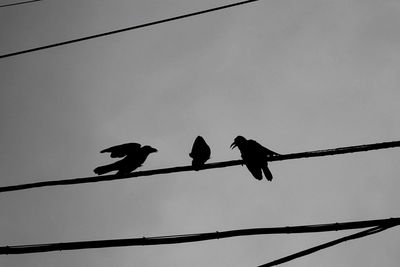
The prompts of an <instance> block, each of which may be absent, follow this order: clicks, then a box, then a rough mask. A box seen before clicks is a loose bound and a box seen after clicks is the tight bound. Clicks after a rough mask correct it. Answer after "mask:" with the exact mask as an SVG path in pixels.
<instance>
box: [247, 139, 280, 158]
mask: <svg viewBox="0 0 400 267" xmlns="http://www.w3.org/2000/svg"><path fill="white" fill-rule="evenodd" d="M247 145H248V149H249V150H250V151H252V153H254V154H255V155H257V156H258V157H266V156H267V157H268V156H272V155H279V154H278V153H276V152H274V151H272V150H269V149H268V148H266V147H264V146H262V145H260V144H259V143H258V142H257V141H254V140H248V141H247Z"/></svg>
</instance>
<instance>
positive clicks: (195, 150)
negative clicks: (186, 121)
mask: <svg viewBox="0 0 400 267" xmlns="http://www.w3.org/2000/svg"><path fill="white" fill-rule="evenodd" d="M210 155H211V149H210V147H209V146H208V145H207V143H206V141H205V140H204V138H203V137H201V136H197V137H196V139H195V140H194V143H193V146H192V151H191V152H190V154H189V156H190V157H191V158H192V159H193V160H192V166H193V167H194V169H195V170H199V169H200V167H202V166H203V165H204V163H205V162H206V161H207V160H208V159H210Z"/></svg>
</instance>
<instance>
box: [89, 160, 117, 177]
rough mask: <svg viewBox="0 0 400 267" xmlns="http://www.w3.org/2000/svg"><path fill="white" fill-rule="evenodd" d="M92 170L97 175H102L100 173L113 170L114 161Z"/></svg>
mask: <svg viewBox="0 0 400 267" xmlns="http://www.w3.org/2000/svg"><path fill="white" fill-rule="evenodd" d="M93 171H94V173H96V174H97V175H102V174H105V173H108V172H112V171H115V165H114V163H112V164H108V165H104V166H100V167H97V168H96V169H94V170H93Z"/></svg>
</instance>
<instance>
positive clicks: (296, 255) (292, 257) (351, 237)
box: [258, 225, 396, 267]
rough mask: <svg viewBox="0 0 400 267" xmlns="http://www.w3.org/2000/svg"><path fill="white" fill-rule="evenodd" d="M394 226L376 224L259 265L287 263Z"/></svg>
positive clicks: (267, 265) (266, 266)
mask: <svg viewBox="0 0 400 267" xmlns="http://www.w3.org/2000/svg"><path fill="white" fill-rule="evenodd" d="M394 226H396V225H388V226H380V225H379V226H376V227H373V228H370V229H367V230H364V231H361V232H358V233H355V234H352V235H348V236H345V237H342V238H339V239H336V240H333V241H330V242H327V243H324V244H321V245H318V246H315V247H312V248H309V249H306V250H302V251H300V252H297V253H294V254H292V255H289V256H286V257H283V258H280V259H278V260H274V261H271V262H269V263H266V264H263V265H259V266H258V267H271V266H276V265H279V264H282V263H286V262H288V261H292V260H295V259H297V258H300V257H304V256H306V255H309V254H312V253H315V252H317V251H319V250H322V249H326V248H329V247H332V246H335V245H338V244H340V243H343V242H346V241H349V240H354V239H358V238H361V237H365V236H368V235H372V234H376V233H379V232H382V231H385V230H387V229H389V228H391V227H394Z"/></svg>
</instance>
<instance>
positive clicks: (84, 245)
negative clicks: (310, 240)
mask: <svg viewBox="0 0 400 267" xmlns="http://www.w3.org/2000/svg"><path fill="white" fill-rule="evenodd" d="M399 224H400V218H389V219H379V220H368V221H353V222H343V223H329V224H316V225H300V226H286V227H271V228H249V229H239V230H230V231H221V232H218V231H217V232H208V233H194V234H183V235H170V236H156V237H141V238H126V239H111V240H94V241H78V242H68V243H48V244H32V245H20V246H4V247H0V255H8V254H26V253H42V252H51V251H61V250H80V249H90V248H110V247H127V246H152V245H167V244H180V243H189V242H199V241H206V240H213V239H222V238H231V237H238V236H253V235H268V234H298V233H317V232H328V231H340V230H350V229H360V228H368V227H374V226H375V227H376V226H378V227H387V228H388V227H392V226H396V225H399Z"/></svg>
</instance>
